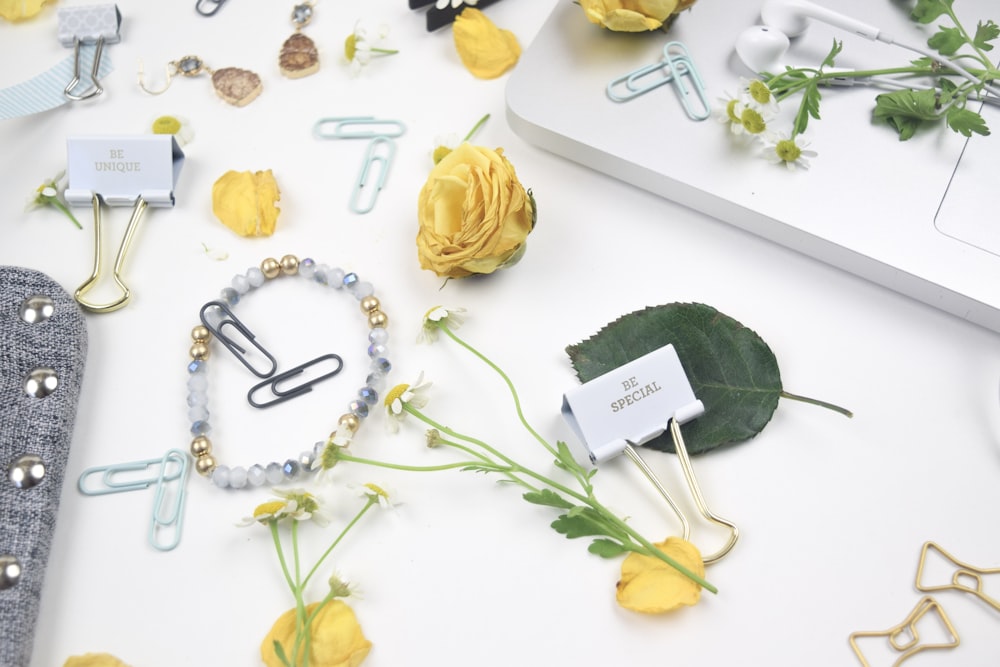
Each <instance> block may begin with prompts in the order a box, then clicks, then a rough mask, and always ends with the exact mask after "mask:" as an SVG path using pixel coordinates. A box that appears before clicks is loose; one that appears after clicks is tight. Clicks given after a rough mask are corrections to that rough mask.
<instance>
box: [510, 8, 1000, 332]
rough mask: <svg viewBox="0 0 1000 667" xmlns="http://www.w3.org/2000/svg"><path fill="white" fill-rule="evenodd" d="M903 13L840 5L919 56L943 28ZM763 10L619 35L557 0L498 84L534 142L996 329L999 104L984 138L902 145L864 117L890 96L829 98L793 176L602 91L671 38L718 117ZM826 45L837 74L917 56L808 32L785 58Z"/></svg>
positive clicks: (930, 133)
mask: <svg viewBox="0 0 1000 667" xmlns="http://www.w3.org/2000/svg"><path fill="white" fill-rule="evenodd" d="M824 1H825V2H826V4H827V6H831V8H833V6H832V5H830V4H829V0H819V2H820V4H823V3H824ZM910 6H911V3H906V2H895V1H892V0H877V1H876V0H838V2H837V3H835V8H836V10H837V11H839V12H841V13H843V14H846V15H849V16H852V17H855V18H857V19H861V20H863V21H865V22H867V23H869V24H873V25H876V26H878V27H880V28H882V29H883V30H884V31H887V32H889V33H890V34H892V35H894V36H895V38H896V40H897V41H906V42H909V43H912V44H917V45H920V46H924V45H925V43H926V39H927V36H928V35H929V34H930V33H931V32H933V31H935V28H934V25H935V24H937V23H941V24H943V25H946V24H947V23H946V20H944V19H942V20H941V21H936V22H935V24H932V25H930V26H918V25H917V24H915V23H914V22H913V21H911V20H910V19H909V16H908V12H909V8H910ZM955 9H956V11H958V12H959V13H960V16H961V18H962V20H963V22H965V24H966V26H967V27H968V28H970V29H972V30H975V27H976V24H977V22H978V21H980V20H982V21H985V20H986V19H992V20H993V21H994V22H996V23H1000V3H998V2H996V0H961V1H960V2H956V3H955ZM759 10H760V3H759V0H699V2H698V3H697V4H696V5H695V6H694V7H693V8H692V9H691V10H689V11H687V12H685V13H683V14H682V15H681V16H680V18H679V19H678V20H677V21H676V22H675V24H674V25H673V27H672V28H671V29H670V31H669V32H668V33H663V32H660V31H657V32H651V33H643V34H623V33H615V32H611V31H608V30H604V29H601V28H599V27H597V26H596V25H593V24H591V23H589V22H588V21H587V20H586V18H585V17H584V16H583V10H582V9H581V8H580V6H579V5H577V4H576V3H573V2H569V1H568V0H566V1H560V2H559V3H558V4H557V5H556V7H555V9H554V11H553V12H552V14H551V16H550V17H549V19H548V20H547V22H546V23H545V24H544V26H543V27H542V28H541V29H540V31H539V33H538V35H537V36H536V38H535V40H534V41H533V42H532V43H531V45H530V46H529V47H528V49H527V50H526V51H525V53H524V54H523V56H522V59H521V61H520V63H519V64H518V66H517V68H516V69H515V71H514V73H513V74H512V75H511V77H510V79H509V81H508V84H507V89H506V103H507V118H508V122H509V123H510V125H511V127H512V128H513V130H514V131H515V132H516V133H517V134H518V135H519V136H521V137H522V138H523V139H525V140H526V141H528V142H529V143H532V144H534V145H537V146H539V147H541V148H544V149H546V150H549V151H552V152H553V153H556V154H558V155H561V156H564V157H566V158H568V159H570V160H573V161H575V162H579V163H581V164H584V165H586V166H588V167H591V168H593V169H596V170H598V171H601V172H604V173H606V174H609V175H611V176H614V177H616V178H619V179H621V180H623V181H626V182H628V183H632V184H634V185H635V186H637V187H639V188H643V189H645V190H649V191H651V192H654V193H656V194H658V195H661V196H663V197H666V198H668V199H670V200H673V201H676V202H679V203H681V204H684V205H686V206H689V207H691V208H693V209H696V210H698V211H702V212H704V213H706V214H709V215H711V216H713V217H715V218H718V219H721V220H724V221H726V222H728V223H731V224H733V225H736V226H738V227H741V228H743V229H746V230H749V231H751V232H753V233H756V234H758V235H760V236H762V237H765V238H768V239H771V240H773V241H775V242H777V243H780V244H783V245H786V246H788V247H790V248H794V249H796V250H798V251H801V252H803V253H805V254H807V255H809V256H812V257H815V258H816V259H819V260H822V261H824V262H828V263H830V264H832V265H835V266H837V267H840V268H842V269H844V270H846V271H849V272H851V273H854V274H857V275H859V276H863V277H865V278H867V279H869V280H872V281H874V282H876V283H879V284H881V285H884V286H886V287H889V288H891V289H893V290H896V291H899V292H901V293H903V294H906V295H909V296H910V297H913V298H916V299H918V300H920V301H923V302H926V303H928V304H931V305H933V306H935V307H937V308H941V309H943V310H945V311H948V312H950V313H953V314H954V315H956V316H958V317H961V318H965V319H967V320H969V321H972V322H975V323H977V324H980V325H982V326H984V327H987V328H989V329H992V330H994V331H1000V214H998V209H997V206H998V199H997V195H998V193H1000V139H997V134H1000V106H992V105H986V106H985V107H984V108H983V109H982V115H983V117H984V118H985V120H986V122H987V123H988V124H989V125H990V126H991V129H992V131H993V132H994V134H993V135H991V136H986V137H984V136H979V135H973V136H972V137H971V138H970V139H968V140H966V138H965V137H963V136H961V135H959V134H957V133H955V132H952V131H951V130H950V129H948V128H946V127H944V125H943V124H941V125H938V126H934V127H932V128H925V129H923V130H922V131H918V132H917V134H916V136H914V137H913V138H912V139H910V140H909V141H906V142H900V141H899V139H898V136H897V135H896V133H895V132H894V131H893V130H892V129H890V128H888V127H886V126H885V125H883V124H881V123H878V122H875V121H873V117H872V111H873V109H874V106H875V96H876V95H877V94H879V93H881V92H887V91H886V90H885V89H879V88H875V87H872V86H865V85H862V86H854V87H851V88H847V89H824V90H823V100H822V103H821V107H820V113H821V116H822V120H819V121H816V120H813V121H812V122H811V124H810V127H809V130H808V131H807V133H806V135H805V136H806V139H807V140H809V141H810V142H811V145H810V147H809V148H810V149H813V150H816V151H817V152H818V156H817V157H815V158H813V159H812V160H811V161H810V168H809V169H808V170H802V169H797V170H795V171H789V170H787V169H785V168H784V167H782V166H778V165H773V164H769V163H767V162H766V161H764V160H763V159H761V158H759V157H757V156H756V155H754V154H753V151H752V150H748V149H747V148H745V147H742V146H741V145H740V144H739V143H738V142H736V141H734V140H733V137H732V136H730V133H729V131H728V129H727V128H726V126H725V125H724V124H723V123H720V122H718V121H717V120H716V119H715V118H709V119H706V120H694V119H692V118H691V117H690V116H689V114H688V111H687V110H686V109H685V106H684V105H683V104H682V103H681V98H680V97H679V95H678V94H677V91H676V90H675V89H674V88H673V86H672V85H661V86H658V87H656V88H654V89H652V90H649V91H648V92H645V93H643V94H640V95H637V96H634V97H633V98H632V99H629V100H627V101H615V100H613V99H612V98H611V97H609V96H608V94H607V91H606V88H607V86H608V84H609V83H611V82H612V81H615V80H618V79H620V78H621V77H622V76H624V75H626V74H628V73H630V72H634V71H636V70H637V69H639V68H641V67H643V66H645V65H649V64H655V63H657V62H662V60H663V49H664V46H665V45H666V43H667V42H670V41H677V42H680V43H681V44H682V45H683V46H684V48H686V50H687V54H688V56H689V60H690V62H691V64H692V65H693V67H694V69H695V71H696V72H697V73H698V75H699V77H700V79H701V81H702V83H703V85H704V87H705V90H706V95H707V99H708V100H709V101H710V103H711V105H712V106H713V107H716V106H718V105H719V100H720V99H722V98H724V97H725V96H726V95H727V94H734V93H736V91H737V89H738V86H739V84H740V77H741V76H749V70H747V69H746V68H745V66H744V65H743V64H742V63H741V62H740V60H739V59H738V58H737V57H736V55H735V51H734V44H735V42H736V39H737V37H738V36H739V35H740V33H741V32H743V31H744V30H745V29H746V28H748V27H750V26H752V25H755V24H757V23H759ZM835 39H836V40H841V41H842V43H843V51H842V52H841V53H840V55H839V56H838V57H837V59H836V64H837V65H838V66H840V67H849V68H859V69H860V68H864V69H868V68H885V67H896V66H901V65H905V64H907V63H909V62H910V61H911V60H913V59H915V58H917V57H918V56H917V55H916V54H914V53H912V52H910V51H907V50H904V49H902V48H900V47H898V46H895V45H888V44H884V43H881V42H871V41H868V40H866V39H864V38H862V37H859V36H856V35H853V34H849V33H847V32H846V31H844V30H840V29H837V28H835V27H833V26H830V25H827V24H824V23H820V22H817V21H812V22H811V24H810V26H809V28H808V30H807V31H806V33H805V34H804V35H802V36H801V37H798V38H795V39H793V40H792V46H791V49H790V51H789V54H788V57H787V62H788V63H789V64H799V65H818V64H819V63H820V62H821V61H822V60H823V58H824V57H825V56H826V55H827V53H828V52H829V50H830V47H831V45H832V44H833V42H834V40H835ZM656 75H658V76H662V72H660V73H659V74H656ZM652 76H654V75H650V77H652ZM650 80H652V79H650ZM634 87H635V88H638V87H639V86H638V85H636V86H634ZM695 106H696V105H695ZM796 108H797V99H796V100H794V103H789V102H786V103H785V104H784V105H783V107H782V110H781V114H782V118H779V121H778V122H779V123H780V122H781V120H782V119H786V120H787V119H788V117H789V116H790V115H791V114H794V112H795V110H796ZM695 110H697V109H695ZM695 115H697V114H695Z"/></svg>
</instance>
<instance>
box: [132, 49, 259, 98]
mask: <svg viewBox="0 0 1000 667" xmlns="http://www.w3.org/2000/svg"><path fill="white" fill-rule="evenodd" d="M203 72H204V73H207V74H210V75H211V77H212V87H213V88H215V92H216V93H217V94H218V95H219V97H221V98H222V99H223V100H224V101H226V102H228V103H229V104H232V105H233V106H236V107H242V106H246V105H247V104H250V103H251V102H253V101H254V100H255V99H257V96H258V95H260V93H261V91H262V90H264V85H263V84H262V83H261V80H260V77H259V76H258V75H257V74H256V73H254V72H251V71H250V70H245V69H240V68H239V67H223V68H222V69H217V70H212V69H210V68H209V67H208V66H207V65H205V61H203V60H202V59H201V58H199V57H198V56H184V57H183V58H180V59H178V60H171V61H170V62H169V63H167V82H166V83H165V84H164V86H163V88H161V89H160V90H152V89H150V88H148V87H147V86H146V82H145V81H144V79H145V74H144V70H143V65H142V61H141V60H140V61H139V87H140V88H142V89H143V90H144V91H145V92H147V93H149V94H150V95H160V94H162V93H164V92H166V90H167V88H169V87H170V84H171V82H172V81H173V78H174V77H175V76H177V75H181V76H185V77H195V76H198V75H199V74H202V73H203Z"/></svg>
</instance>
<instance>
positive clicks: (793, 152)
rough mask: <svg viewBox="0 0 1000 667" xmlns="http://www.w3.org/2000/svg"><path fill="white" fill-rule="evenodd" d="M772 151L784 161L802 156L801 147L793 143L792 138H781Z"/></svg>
mask: <svg viewBox="0 0 1000 667" xmlns="http://www.w3.org/2000/svg"><path fill="white" fill-rule="evenodd" d="M774 152H775V153H777V154H778V157H779V158H781V159H782V160H784V161H785V162H795V161H796V160H798V159H799V158H800V157H801V156H802V149H801V148H799V147H798V146H796V145H795V141H794V140H792V139H782V140H781V141H779V142H778V145H777V146H775V147H774Z"/></svg>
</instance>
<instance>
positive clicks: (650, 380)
mask: <svg viewBox="0 0 1000 667" xmlns="http://www.w3.org/2000/svg"><path fill="white" fill-rule="evenodd" d="M704 411H705V406H704V405H702V403H701V401H699V400H698V399H697V398H695V395H694V391H693V390H692V389H691V383H690V382H688V379H687V375H686V374H685V373H684V368H683V367H682V366H681V361H680V359H679V358H678V357H677V351H676V350H675V349H674V346H673V345H665V346H664V347H661V348H659V349H657V350H653V351H652V352H650V353H649V354H646V355H644V356H642V357H639V358H638V359H636V360H634V361H630V362H629V363H627V364H625V365H624V366H620V367H619V368H616V369H614V370H613V371H609V372H607V373H605V374H604V375H601V376H599V377H596V378H594V379H593V380H591V381H590V382H586V383H584V384H582V385H580V386H579V387H576V388H575V389H572V390H570V391H568V392H566V393H565V394H563V404H562V414H563V417H564V418H565V419H566V422H567V423H568V424H569V426H570V427H571V428H572V429H573V431H574V432H575V433H576V435H577V436H578V437H579V438H580V440H581V441H582V442H583V444H584V445H586V447H587V450H588V451H589V452H590V460H591V461H593V462H594V463H600V462H602V461H606V460H608V459H610V458H612V457H614V456H617V455H618V454H621V453H622V452H623V451H624V450H625V447H626V446H627V445H636V446H637V445H642V444H644V443H646V442H649V441H650V440H652V439H653V438H655V437H657V436H658V435H660V434H662V433H663V432H664V431H666V430H667V428H668V426H669V425H670V420H671V419H676V420H677V421H678V423H681V424H683V423H684V422H686V421H689V420H691V419H694V418H695V417H697V416H698V415H700V414H701V413H703V412H704Z"/></svg>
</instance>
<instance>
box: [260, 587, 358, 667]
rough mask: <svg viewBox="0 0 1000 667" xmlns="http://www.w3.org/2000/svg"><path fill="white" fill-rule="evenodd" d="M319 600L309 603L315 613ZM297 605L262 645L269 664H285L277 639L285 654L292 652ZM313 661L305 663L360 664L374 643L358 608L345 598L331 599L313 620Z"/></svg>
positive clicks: (324, 666) (326, 666) (312, 666)
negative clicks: (350, 604)
mask: <svg viewBox="0 0 1000 667" xmlns="http://www.w3.org/2000/svg"><path fill="white" fill-rule="evenodd" d="M315 609H316V604H315V603H314V604H311V605H308V606H307V607H306V613H307V614H312V613H313V611H314V610H315ZM295 614H296V610H295V609H289V610H288V611H286V612H285V613H284V614H282V615H281V616H280V617H278V620H277V621H275V622H274V626H272V627H271V631H270V632H268V633H267V636H266V637H264V641H263V642H261V645H260V657H261V660H263V661H264V664H265V665H267V667H282V666H283V664H284V663H283V662H282V661H281V658H279V657H278V654H277V652H276V651H275V650H274V642H278V643H280V644H281V646H282V649H283V650H284V652H285V655H286V656H288V657H289V658H290V657H291V655H292V651H293V650H294V644H295ZM309 630H310V632H309V636H310V640H309V664H308V665H305V664H303V665H302V667H358V665H360V664H361V663H362V662H364V660H365V658H366V657H367V656H368V652H369V651H371V648H372V643H371V642H370V641H368V640H367V639H366V638H365V636H364V634H363V633H362V631H361V625H360V624H359V623H358V619H357V617H356V616H355V615H354V610H353V609H351V608H350V606H348V605H347V604H346V603H345V602H343V601H341V600H331V601H330V602H328V603H327V604H326V605H325V606H324V607H323V608H322V609H321V610H320V611H319V613H318V614H316V616H315V618H313V620H312V623H310V624H309Z"/></svg>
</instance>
